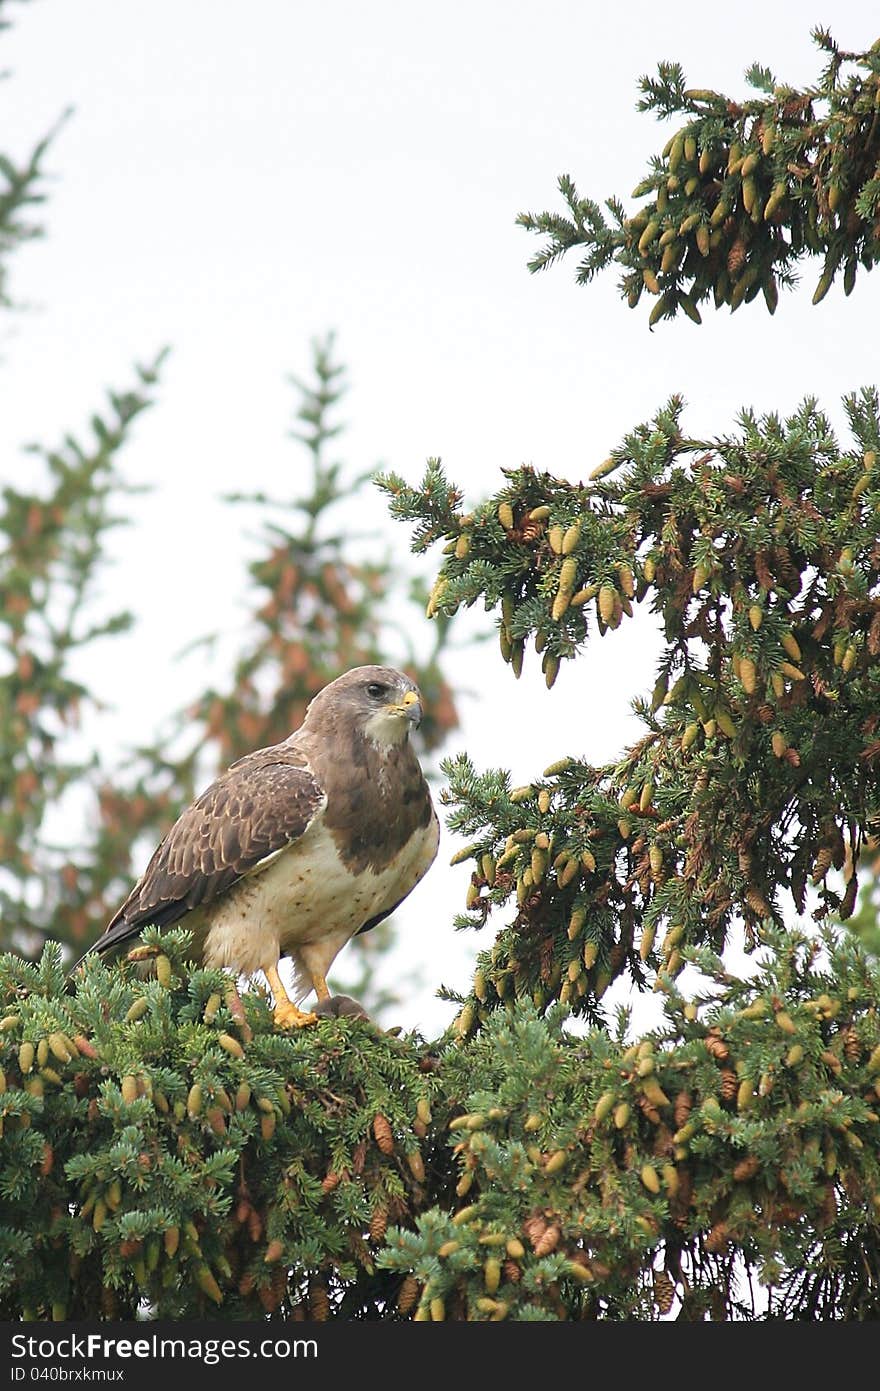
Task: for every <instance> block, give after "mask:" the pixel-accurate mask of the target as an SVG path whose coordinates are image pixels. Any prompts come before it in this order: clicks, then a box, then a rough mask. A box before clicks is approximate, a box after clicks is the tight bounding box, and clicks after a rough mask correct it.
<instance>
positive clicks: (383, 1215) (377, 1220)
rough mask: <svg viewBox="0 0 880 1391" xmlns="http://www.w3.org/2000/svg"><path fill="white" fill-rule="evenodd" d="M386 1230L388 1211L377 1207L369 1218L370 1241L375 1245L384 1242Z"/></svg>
mask: <svg viewBox="0 0 880 1391" xmlns="http://www.w3.org/2000/svg"><path fill="white" fill-rule="evenodd" d="M387 1230H388V1209H387V1208H385V1207H377V1208H374V1210H373V1215H372V1217H371V1218H370V1240H371V1241H373V1242H375V1243H376V1244H377V1245H378V1244H379V1242H381V1241H384V1240H385V1233H386V1231H387Z"/></svg>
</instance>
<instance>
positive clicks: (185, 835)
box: [90, 666, 440, 1028]
mask: <svg viewBox="0 0 880 1391" xmlns="http://www.w3.org/2000/svg"><path fill="white" fill-rule="evenodd" d="M421 716H422V705H421V697H420V695H419V691H418V689H417V687H416V686H415V685H414V684H413V682H412V681H410V679H409V678H408V677H407V676H404V675H403V673H402V672H400V671H395V670H394V668H393V667H385V666H363V667H355V668H354V669H353V670H351V671H347V672H345V673H344V675H342V676H339V677H337V679H336V680H335V681H331V682H330V684H329V685H328V686H325V687H324V689H323V690H322V691H320V692H319V693H318V695H316V696H315V697H314V699H313V700H312V701H311V703H310V704H309V706H308V709H307V711H306V716H305V719H304V720H303V723H302V725H301V726H300V728H299V729H297V730H296V731H295V732H294V733H293V734H291V735H290V736H289V737H288V738H287V739H285V740H283V742H282V743H280V744H274V745H272V747H270V748H266V749H257V750H256V752H254V753H249V754H246V755H245V757H244V758H240V759H238V761H237V762H236V763H233V764H232V765H231V767H229V768H228V769H227V770H226V772H225V773H221V775H220V777H218V778H217V780H216V781H215V782H213V783H212V784H211V786H210V787H209V788H207V790H206V791H205V792H203V793H202V795H201V796H200V797H199V798H197V800H196V801H195V802H193V803H192V805H191V806H190V807H188V808H187V810H186V811H185V812H183V814H182V815H181V816H180V817H179V819H178V820H177V821H176V822H175V824H174V825H173V826H172V827H171V830H170V831H169V832H168V834H167V835H166V836H165V838H164V840H163V841H162V842H161V844H160V845H159V847H158V849H157V850H156V851H155V853H154V855H153V857H152V859H151V860H150V862H149V864H148V865H147V868H146V870H145V871H144V873H143V875H142V876H141V878H140V879H139V880H138V881H137V883H136V884H135V886H134V888H133V889H132V891H131V893H130V894H129V895H128V898H127V899H126V900H125V902H124V903H123V904H122V906H121V907H120V908H119V909H118V911H117V912H116V913H115V914H114V916H113V918H112V919H111V921H110V922H109V924H108V925H107V927H106V929H105V930H104V932H103V934H102V935H101V937H99V939H98V940H97V942H95V943H94V945H93V946H92V947H91V948H90V951H93V952H98V953H100V954H103V953H105V952H108V951H113V950H114V949H116V948H118V947H120V946H122V945H124V944H125V943H126V942H128V941H130V940H131V939H132V938H135V937H137V936H138V934H139V933H140V932H141V930H142V929H143V928H144V927H146V926H147V925H149V924H154V925H155V926H157V927H160V928H161V927H168V926H169V925H170V924H172V923H178V922H179V923H181V925H182V926H185V927H187V928H190V929H192V931H193V951H194V955H195V956H196V957H197V958H198V959H199V960H200V961H201V962H202V964H203V965H205V966H209V967H226V968H229V969H230V970H232V971H234V972H236V973H237V974H242V975H252V974H253V973H254V972H256V971H262V972H263V974H264V975H265V977H266V979H267V980H268V982H269V986H270V988H271V990H272V993H273V995H274V997H275V1022H276V1024H278V1025H280V1026H282V1027H294V1028H298V1027H300V1026H301V1025H303V1024H310V1023H312V1022H314V1020H315V1018H316V1015H315V1014H311V1013H307V1012H305V1011H303V1010H301V1009H300V1008H299V1004H300V1002H301V1001H302V1000H303V999H304V998H305V996H306V995H308V994H309V992H310V991H311V990H312V989H314V991H315V994H316V995H317V998H318V1001H319V1006H321V1005H325V1004H326V1002H328V1001H330V1000H331V995H330V991H329V989H328V987H327V972H328V971H329V969H330V966H331V964H332V963H333V961H334V960H335V959H336V957H337V955H338V954H339V952H340V951H341V950H342V948H343V947H344V946H345V944H346V942H348V941H349V940H350V939H351V938H352V937H354V936H355V935H356V934H357V933H358V932H367V931H368V930H369V929H370V928H371V927H375V926H376V924H377V923H379V922H381V921H382V919H383V918H387V917H388V915H389V914H390V913H392V912H393V911H394V909H395V908H397V907H398V905H399V904H400V903H402V902H403V900H404V899H405V898H406V897H407V895H408V894H409V893H410V892H411V891H412V889H414V888H415V886H416V884H418V882H419V880H420V879H421V878H422V876H423V875H424V874H425V873H426V872H427V870H428V869H429V868H430V866H431V864H432V862H433V860H434V858H435V856H436V854H437V845H438V842H439V837H440V828H439V823H438V821H437V815H436V812H435V811H434V807H433V804H432V802H431V794H430V792H429V790H428V785H427V783H426V782H425V778H424V774H423V773H422V769H421V767H420V765H419V761H418V758H417V757H416V754H415V752H414V750H413V747H412V744H411V743H410V737H409V736H410V733H411V731H412V730H413V729H415V728H416V727H417V726H418V724H419V721H420V720H421ZM285 956H289V957H290V958H291V959H292V961H293V964H294V969H295V988H294V990H293V998H291V996H290V995H288V992H287V990H286V989H285V987H284V984H283V982H282V980H281V977H280V975H279V973H278V966H279V963H280V960H281V958H282V957H285Z"/></svg>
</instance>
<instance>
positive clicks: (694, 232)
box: [518, 29, 880, 327]
mask: <svg viewBox="0 0 880 1391" xmlns="http://www.w3.org/2000/svg"><path fill="white" fill-rule="evenodd" d="M813 38H814V39H815V42H816V44H817V45H818V47H819V48H820V49H821V50H822V52H823V53H824V54H825V55H826V62H825V66H824V68H823V71H822V72H821V74H820V76H819V79H818V81H817V82H816V83H815V84H814V85H813V86H810V87H805V88H803V89H798V88H795V87H791V86H789V85H788V84H786V83H784V82H778V81H777V80H776V78H775V77H774V76H773V74H772V73H771V72H770V71H769V69H767V68H765V67H762V66H761V65H760V64H758V63H755V64H753V65H752V67H751V68H750V69H749V71H748V73H747V74H746V77H747V79H748V81H749V83H750V84H751V86H752V87H754V88H755V89H756V91H757V93H758V95H757V96H755V97H753V98H751V99H750V100H745V101H741V100H735V99H733V98H731V97H727V96H724V95H723V94H721V93H720V92H713V91H710V90H708V89H705V88H692V87H688V86H687V84H686V81H685V77H684V73H683V71H682V69H681V66H680V65H679V64H678V63H661V64H660V65H659V68H658V72H657V76H656V77H655V78H651V77H644V78H642V82H641V90H642V97H641V100H640V101H639V110H641V111H654V112H656V113H658V114H659V115H660V116H663V117H679V119H681V118H683V124H682V125H680V126H679V128H678V129H677V130H676V131H675V132H674V133H673V134H672V135H671V136H670V138H669V140H668V141H667V142H666V144H665V145H664V147H663V150H662V152H661V154H660V155H658V156H657V157H655V158H654V159H653V160H652V161H651V169H650V172H649V173H648V174H647V175H646V177H645V178H644V179H643V180H642V181H641V182H640V183H639V184H638V185H637V186H636V188H635V189H634V190H633V197H634V198H647V199H648V202H647V203H646V204H645V205H644V206H643V207H641V208H640V209H639V210H638V211H637V212H635V213H633V214H632V216H629V217H627V216H626V215H625V211H624V207H623V204H622V203H621V202H620V201H619V199H617V198H610V199H608V201H607V203H606V207H607V209H608V211H609V212H610V214H611V221H610V222H608V221H607V220H606V218H605V216H604V214H603V213H602V211H601V209H600V208H599V206H598V204H596V203H595V202H593V201H592V200H591V199H589V198H583V197H581V196H580V195H579V193H578V191H577V188H576V187H575V184H574V182H573V180H572V179H571V178H570V177H569V176H568V175H563V176H562V177H561V178H560V179H559V191H560V193H561V194H562V197H563V199H564V202H565V204H566V210H567V216H566V215H562V214H559V213H551V212H542V213H523V214H521V216H520V217H519V219H518V220H519V222H520V224H521V225H522V226H523V227H525V228H527V229H528V230H529V231H531V232H537V233H538V234H540V235H543V236H545V237H546V238H547V240H546V243H545V245H544V247H543V248H542V250H541V251H540V252H539V253H538V255H537V256H535V257H534V258H533V260H532V261H531V262H530V263H529V269H530V270H533V271H535V270H542V269H543V268H544V267H546V266H549V265H551V264H553V263H554V262H555V261H557V260H558V259H559V258H560V257H562V256H564V255H565V253H566V252H567V251H570V250H571V249H572V248H574V247H585V248H586V252H585V254H584V255H583V259H582V260H581V262H580V264H579V265H578V269H577V279H578V282H579V283H581V284H586V283H587V282H589V281H590V280H592V278H593V276H594V275H596V274H597V273H598V272H599V271H600V270H603V269H604V268H605V267H606V266H609V265H611V264H616V265H618V266H619V267H620V268H621V272H622V274H621V277H620V289H621V293H622V294H623V296H624V298H625V299H626V301H627V303H628V304H629V306H630V308H631V309H634V308H635V307H636V305H637V304H638V303H639V302H640V300H641V299H642V296H643V295H645V294H647V296H648V299H649V303H650V304H651V310H650V315H649V320H648V322H649V324H650V325H651V326H652V327H653V325H654V324H656V323H657V322H659V321H660V320H661V319H665V318H674V317H675V315H676V314H677V313H678V312H679V311H680V312H681V313H683V314H686V315H687V317H688V318H689V319H692V320H693V321H694V322H695V323H699V322H700V310H699V308H698V306H699V305H700V304H701V303H702V302H703V301H705V300H707V299H709V298H710V297H711V298H712V299H713V300H714V304H715V307H716V308H720V307H721V306H722V305H725V304H727V305H729V306H730V308H731V310H736V309H738V308H739V306H740V305H741V304H744V303H745V304H749V303H751V301H752V300H754V299H756V298H757V296H758V295H759V294H762V295H763V297H764V301H765V303H766V306H767V308H768V310H769V311H770V313H771V314H773V313H774V312H775V310H776V305H777V302H778V299H779V287H780V286H790V285H792V284H793V283H794V282H795V280H796V269H797V267H798V265H799V263H800V262H802V261H806V260H808V259H809V260H820V261H821V263H822V270H821V273H820V276H819V279H818V282H817V283H816V288H815V290H814V293H813V303H814V304H818V302H819V300H821V299H824V297H825V295H826V294H827V293H828V291H829V289H830V288H831V286H832V284H833V283H834V280H835V279H836V277H837V276H838V274H839V273H842V276H843V288H844V293H845V294H847V295H848V294H850V293H851V292H852V289H853V286H854V285H855V281H856V275H857V273H858V269H859V266H861V267H862V268H863V269H864V270H870V269H871V268H872V267H873V266H874V265H875V263H876V261H877V259H878V255H880V42H878V43H875V44H874V45H873V46H872V47H871V48H870V49H868V50H867V51H866V52H859V53H853V52H846V51H844V50H841V49H840V48H839V47H838V45H837V44H836V43H835V41H834V39H833V38H832V36H831V34H830V33H828V31H827V30H824V29H816V30H815V31H814V34H813Z"/></svg>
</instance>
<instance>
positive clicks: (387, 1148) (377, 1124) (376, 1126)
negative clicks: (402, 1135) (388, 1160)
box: [373, 1111, 394, 1154]
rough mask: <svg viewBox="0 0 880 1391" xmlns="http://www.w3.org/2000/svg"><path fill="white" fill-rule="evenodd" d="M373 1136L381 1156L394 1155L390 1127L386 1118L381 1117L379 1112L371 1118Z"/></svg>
mask: <svg viewBox="0 0 880 1391" xmlns="http://www.w3.org/2000/svg"><path fill="white" fill-rule="evenodd" d="M373 1135H374V1136H375V1138H376V1144H377V1145H378V1146H379V1148H380V1150H381V1151H382V1153H383V1154H393V1153H394V1136H393V1134H392V1131H391V1125H390V1123H389V1121H388V1118H387V1116H383V1115H382V1113H381V1111H380V1112H379V1113H378V1114H377V1115H376V1116H375V1117H374V1118H373Z"/></svg>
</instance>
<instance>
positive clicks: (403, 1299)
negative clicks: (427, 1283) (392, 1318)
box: [397, 1275, 422, 1314]
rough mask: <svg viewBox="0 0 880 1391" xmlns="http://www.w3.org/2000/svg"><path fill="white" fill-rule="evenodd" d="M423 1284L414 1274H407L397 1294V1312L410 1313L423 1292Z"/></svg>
mask: <svg viewBox="0 0 880 1391" xmlns="http://www.w3.org/2000/svg"><path fill="white" fill-rule="evenodd" d="M421 1289H422V1287H421V1285H420V1284H419V1282H418V1280H417V1279H416V1277H415V1276H414V1275H405V1276H404V1277H403V1282H402V1284H401V1286H400V1290H399V1291H398V1294H397V1312H398V1313H399V1314H408V1313H409V1311H410V1309H412V1308H413V1307H414V1306H415V1304H416V1303H417V1302H418V1298H419V1295H420V1293H421Z"/></svg>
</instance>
